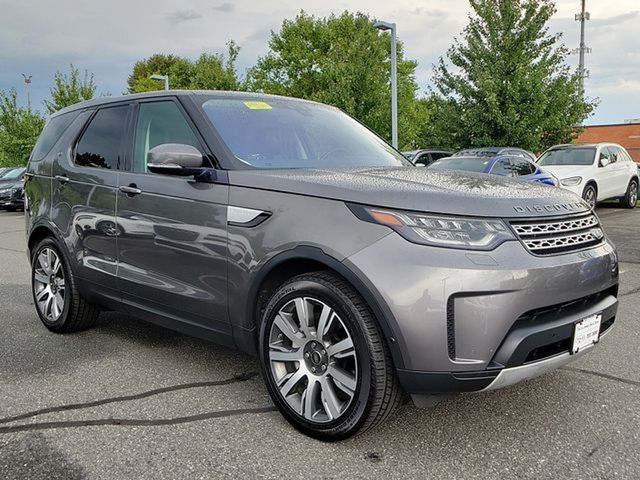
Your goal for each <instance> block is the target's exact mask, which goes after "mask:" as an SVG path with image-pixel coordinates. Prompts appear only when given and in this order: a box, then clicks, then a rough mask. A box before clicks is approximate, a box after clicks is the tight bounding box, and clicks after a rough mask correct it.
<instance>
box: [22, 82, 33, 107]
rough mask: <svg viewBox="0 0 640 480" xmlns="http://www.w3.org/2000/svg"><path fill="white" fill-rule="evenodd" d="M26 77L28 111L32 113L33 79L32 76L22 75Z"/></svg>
mask: <svg viewBox="0 0 640 480" xmlns="http://www.w3.org/2000/svg"><path fill="white" fill-rule="evenodd" d="M22 76H23V77H24V89H25V91H26V92H27V111H29V112H31V88H30V87H31V77H32V75H25V74H24V73H23V74H22Z"/></svg>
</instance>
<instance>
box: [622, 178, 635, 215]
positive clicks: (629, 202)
mask: <svg viewBox="0 0 640 480" xmlns="http://www.w3.org/2000/svg"><path fill="white" fill-rule="evenodd" d="M620 203H621V204H622V206H623V207H624V208H635V206H636V204H637V203H638V180H637V179H635V178H634V179H633V180H631V181H630V182H629V187H627V193H626V194H625V196H624V197H622V200H621V201H620Z"/></svg>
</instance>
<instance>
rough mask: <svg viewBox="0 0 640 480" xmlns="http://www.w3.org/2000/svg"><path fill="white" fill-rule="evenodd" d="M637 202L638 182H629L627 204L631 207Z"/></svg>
mask: <svg viewBox="0 0 640 480" xmlns="http://www.w3.org/2000/svg"><path fill="white" fill-rule="evenodd" d="M636 203H638V184H637V183H635V182H631V185H630V186H629V206H630V207H633V206H635V204H636Z"/></svg>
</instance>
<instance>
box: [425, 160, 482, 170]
mask: <svg viewBox="0 0 640 480" xmlns="http://www.w3.org/2000/svg"><path fill="white" fill-rule="evenodd" d="M490 161H491V159H489V158H487V159H485V158H477V157H473V158H469V157H466V158H463V157H447V158H441V159H440V160H436V161H435V162H433V163H432V164H431V165H429V166H428V167H427V168H428V169H435V170H464V171H466V172H484V171H485V170H486V168H487V166H488V165H489V162H490Z"/></svg>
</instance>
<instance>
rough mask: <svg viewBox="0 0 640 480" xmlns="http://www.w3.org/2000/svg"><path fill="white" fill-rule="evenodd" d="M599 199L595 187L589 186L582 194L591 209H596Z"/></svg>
mask: <svg viewBox="0 0 640 480" xmlns="http://www.w3.org/2000/svg"><path fill="white" fill-rule="evenodd" d="M597 198H598V193H597V191H596V187H594V186H593V185H587V186H586V187H584V191H583V192H582V199H583V200H584V201H585V202H587V203H588V204H589V208H592V209H593V208H595V206H596V202H597Z"/></svg>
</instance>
